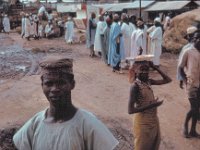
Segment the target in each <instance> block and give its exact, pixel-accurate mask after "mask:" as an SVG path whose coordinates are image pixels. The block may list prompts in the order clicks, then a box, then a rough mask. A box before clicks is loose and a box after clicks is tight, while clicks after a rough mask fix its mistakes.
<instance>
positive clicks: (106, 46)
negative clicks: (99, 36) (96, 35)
mask: <svg viewBox="0 0 200 150" xmlns="http://www.w3.org/2000/svg"><path fill="white" fill-rule="evenodd" d="M106 23H107V26H106V29H105V30H104V34H103V44H102V46H103V47H102V58H103V60H104V62H105V64H108V51H109V43H110V27H111V24H112V20H111V19H110V17H109V16H107V18H106Z"/></svg>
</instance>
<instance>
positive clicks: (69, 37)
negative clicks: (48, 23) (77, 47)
mask: <svg viewBox="0 0 200 150" xmlns="http://www.w3.org/2000/svg"><path fill="white" fill-rule="evenodd" d="M73 38H74V22H73V20H72V18H71V17H70V16H69V17H68V21H67V22H66V23H65V41H66V42H67V43H68V44H72V42H73Z"/></svg>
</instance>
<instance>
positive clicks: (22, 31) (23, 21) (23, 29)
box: [21, 17, 25, 36]
mask: <svg viewBox="0 0 200 150" xmlns="http://www.w3.org/2000/svg"><path fill="white" fill-rule="evenodd" d="M21 25H22V29H21V36H23V35H24V34H25V17H22V24H21Z"/></svg>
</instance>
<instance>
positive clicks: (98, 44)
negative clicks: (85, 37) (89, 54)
mask: <svg viewBox="0 0 200 150" xmlns="http://www.w3.org/2000/svg"><path fill="white" fill-rule="evenodd" d="M105 28H106V22H105V21H104V18H103V16H100V17H99V21H98V22H97V28H96V34H95V39H94V51H95V52H96V53H98V54H100V55H101V53H102V40H103V39H102V35H103V31H104V30H105Z"/></svg>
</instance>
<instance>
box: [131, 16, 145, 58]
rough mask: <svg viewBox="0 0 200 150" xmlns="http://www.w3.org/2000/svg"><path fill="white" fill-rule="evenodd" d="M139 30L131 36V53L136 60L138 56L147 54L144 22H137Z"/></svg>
mask: <svg viewBox="0 0 200 150" xmlns="http://www.w3.org/2000/svg"><path fill="white" fill-rule="evenodd" d="M137 27H138V29H137V30H135V31H133V33H132V35H131V52H130V56H131V57H133V58H135V57H137V56H138V55H144V54H146V45H145V40H146V39H145V36H144V30H143V29H144V22H143V21H141V20H138V21H137Z"/></svg>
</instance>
